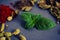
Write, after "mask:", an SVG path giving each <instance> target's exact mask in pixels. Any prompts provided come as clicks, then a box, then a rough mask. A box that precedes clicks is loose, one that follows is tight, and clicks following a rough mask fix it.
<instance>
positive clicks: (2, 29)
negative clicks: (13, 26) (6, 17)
mask: <svg viewBox="0 0 60 40" xmlns="http://www.w3.org/2000/svg"><path fill="white" fill-rule="evenodd" d="M4 28H5V23H2V26H1V29H0V32H3V31H4Z"/></svg>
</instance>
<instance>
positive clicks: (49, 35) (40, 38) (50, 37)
mask: <svg viewBox="0 0 60 40" xmlns="http://www.w3.org/2000/svg"><path fill="white" fill-rule="evenodd" d="M15 1H17V0H0V4H4V5H8V6H10V7H11V5H10V3H11V2H12V3H14V2H15ZM11 8H12V7H11ZM31 12H33V13H34V14H36V13H38V14H41V15H42V16H44V17H46V18H50V19H51V20H53V21H55V20H54V17H52V16H51V15H50V14H49V12H48V11H46V10H42V9H39V8H38V7H37V6H36V5H35V6H34V7H33V8H32V10H31ZM20 14H21V12H20V13H19V15H20ZM19 15H18V16H17V17H16V18H15V19H13V21H11V22H6V24H8V25H9V28H8V30H5V31H13V30H14V29H16V28H20V30H21V33H22V34H23V35H25V36H26V38H27V40H60V34H59V33H58V32H59V30H60V24H57V25H56V27H55V28H53V29H51V30H46V31H42V30H40V31H38V30H36V29H35V28H34V29H32V30H26V29H24V28H23V27H22V26H21V23H20V22H21V19H20V16H19ZM11 38H12V40H18V39H17V38H16V37H13V36H12V37H11Z"/></svg>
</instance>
